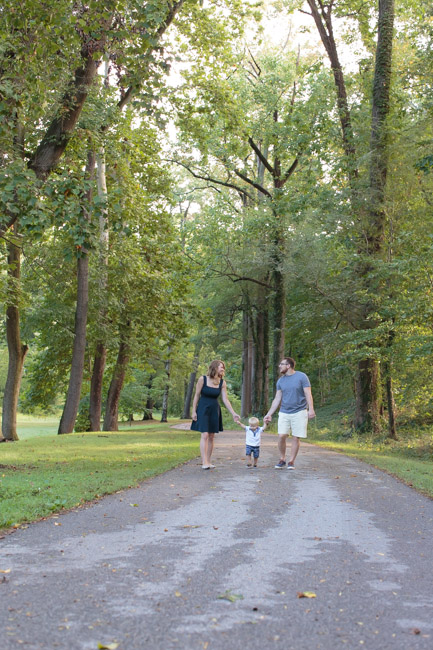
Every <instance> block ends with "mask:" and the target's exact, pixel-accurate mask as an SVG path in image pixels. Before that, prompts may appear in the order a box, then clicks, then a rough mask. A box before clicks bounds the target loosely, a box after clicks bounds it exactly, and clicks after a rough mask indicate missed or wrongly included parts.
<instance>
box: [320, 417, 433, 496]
mask: <svg viewBox="0 0 433 650" xmlns="http://www.w3.org/2000/svg"><path fill="white" fill-rule="evenodd" d="M350 420H351V413H350V404H339V405H338V406H336V405H331V406H328V407H326V408H322V409H318V411H317V417H316V419H315V420H313V421H312V422H311V423H310V426H309V431H308V441H309V442H312V443H313V444H316V445H320V446H321V447H326V448H327V449H332V450H333V451H337V452H342V453H344V454H347V455H348V456H353V457H355V458H359V459H360V460H363V461H365V462H366V463H369V464H370V465H374V466H375V467H378V468H379V469H382V470H384V471H385V472H388V473H389V474H392V475H393V476H395V477H397V478H398V479H400V480H402V481H403V482H404V483H406V484H407V485H410V486H411V487H414V488H415V489H417V490H418V491H419V492H422V493H423V494H426V495H427V496H430V497H433V426H431V425H425V426H419V425H415V424H413V423H412V424H410V423H408V424H405V425H404V426H403V425H401V426H399V427H398V440H390V439H389V438H388V437H387V435H386V432H384V433H383V434H381V435H377V436H373V435H371V434H366V435H354V434H353V433H352V432H351V430H350V424H349V423H350Z"/></svg>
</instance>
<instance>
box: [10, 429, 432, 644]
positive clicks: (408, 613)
mask: <svg viewBox="0 0 433 650" xmlns="http://www.w3.org/2000/svg"><path fill="white" fill-rule="evenodd" d="M243 451H244V448H243V432H226V433H224V434H223V435H222V436H221V437H220V438H219V441H218V444H217V448H216V452H215V453H214V460H215V461H216V464H217V468H216V469H215V470H211V471H203V470H202V469H201V467H200V464H199V462H198V461H197V460H194V461H191V462H189V463H187V464H185V465H183V466H181V467H179V468H177V469H175V470H172V471H170V472H168V473H167V474H165V475H163V476H159V477H157V478H155V479H152V480H150V481H147V482H145V483H144V484H143V485H142V486H141V487H140V488H137V489H132V490H128V491H125V492H122V493H118V494H115V495H112V496H110V497H106V498H104V499H102V500H101V501H99V502H98V503H96V504H94V505H92V506H89V507H87V508H85V509H78V510H76V511H73V512H69V513H65V514H63V515H60V516H58V517H53V518H50V519H48V520H46V521H42V522H38V523H36V524H33V525H31V526H29V527H28V528H27V529H24V530H19V531H17V532H16V533H14V534H13V535H8V536H6V538H5V539H3V540H1V542H0V544H1V546H0V554H1V556H0V569H1V570H6V569H11V571H10V573H7V574H0V580H1V579H2V576H3V578H6V581H5V582H3V583H2V584H0V600H1V613H0V637H2V638H1V642H0V647H1V648H2V650H12V649H14V650H15V649H16V648H27V649H30V650H39V649H40V648H43V649H44V650H47V649H48V650H51V649H53V650H54V649H57V648H61V649H65V650H66V649H68V650H94V649H95V650H96V648H98V644H106V645H108V646H109V645H110V644H118V646H117V647H118V650H144V649H151V650H175V649H178V650H179V649H182V650H183V649H184V650H186V649H187V650H196V649H197V650H223V649H224V650H256V649H259V648H260V649H263V648H266V649H268V648H271V649H274V648H275V650H283V649H284V650H292V649H293V650H298V649H302V650H304V649H305V650H312V649H315V648H320V649H331V648H332V649H333V650H335V649H336V648H350V649H352V648H368V649H369V650H370V649H378V650H379V649H380V650H386V649H387V648H390V649H393V650H395V649H400V648H401V649H404V650H411V649H412V648H414V649H417V648H420V649H427V648H428V649H431V648H433V588H432V567H433V545H432V539H433V501H431V500H429V499H427V498H424V497H423V496H421V495H419V494H417V493H416V492H415V491H413V490H411V489H410V488H408V487H406V486H404V485H403V484H401V483H399V482H398V481H396V480H394V479H393V478H391V477H389V476H387V475H386V474H383V473H381V472H380V471H377V470H375V469H372V468H371V467H369V466H368V465H365V464H363V463H361V462H358V461H355V460H352V459H349V458H347V457H345V456H342V455H339V454H335V453H332V452H329V451H326V450H323V449H319V448H316V447H313V446H310V445H307V444H304V445H303V447H302V449H301V453H300V455H299V457H298V462H297V466H296V470H295V471H294V472H290V471H287V470H280V471H277V470H274V469H273V466H274V463H275V461H276V460H277V457H276V454H275V452H276V439H275V437H273V436H271V435H269V434H266V435H265V436H264V440H263V445H262V456H261V458H260V461H259V463H260V466H259V468H258V469H247V468H246V466H245V462H244V458H243ZM304 592H313V593H315V594H316V597H315V598H306V597H302V598H300V597H298V594H299V593H304ZM221 596H224V598H221ZM241 597H242V598H241ZM112 647H113V648H114V647H116V646H115V645H113V646H112Z"/></svg>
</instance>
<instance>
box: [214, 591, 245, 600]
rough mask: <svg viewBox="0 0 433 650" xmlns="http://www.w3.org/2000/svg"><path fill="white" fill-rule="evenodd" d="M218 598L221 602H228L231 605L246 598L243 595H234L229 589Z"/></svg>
mask: <svg viewBox="0 0 433 650" xmlns="http://www.w3.org/2000/svg"><path fill="white" fill-rule="evenodd" d="M218 598H219V599H220V600H228V601H230V602H231V603H234V602H235V601H236V600H243V598H244V597H243V596H242V594H232V592H231V591H230V590H229V589H228V590H227V591H225V592H224V593H223V594H220V595H219V596H218Z"/></svg>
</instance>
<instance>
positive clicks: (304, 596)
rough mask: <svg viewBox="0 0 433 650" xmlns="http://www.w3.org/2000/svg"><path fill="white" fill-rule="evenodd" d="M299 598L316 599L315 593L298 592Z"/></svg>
mask: <svg viewBox="0 0 433 650" xmlns="http://www.w3.org/2000/svg"><path fill="white" fill-rule="evenodd" d="M296 595H297V596H298V598H316V594H315V593H314V591H297V592H296Z"/></svg>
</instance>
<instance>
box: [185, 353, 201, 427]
mask: <svg viewBox="0 0 433 650" xmlns="http://www.w3.org/2000/svg"><path fill="white" fill-rule="evenodd" d="M201 346H202V342H201V341H198V342H197V343H196V344H195V349H194V358H193V361H192V372H191V373H190V375H189V380H188V385H187V388H186V394H185V401H184V404H183V413H182V419H183V420H190V419H191V401H192V395H193V392H194V386H195V380H196V377H197V370H198V364H199V360H200V348H201Z"/></svg>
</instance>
